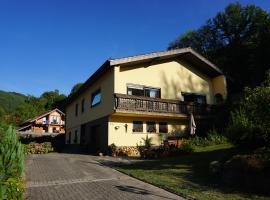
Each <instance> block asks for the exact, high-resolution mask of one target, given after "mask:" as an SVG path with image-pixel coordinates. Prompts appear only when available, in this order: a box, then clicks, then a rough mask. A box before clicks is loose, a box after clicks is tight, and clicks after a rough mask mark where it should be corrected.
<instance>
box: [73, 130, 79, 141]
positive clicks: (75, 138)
mask: <svg viewBox="0 0 270 200" xmlns="http://www.w3.org/2000/svg"><path fill="white" fill-rule="evenodd" d="M77 141H78V131H77V130H76V131H75V136H74V143H75V144H77Z"/></svg>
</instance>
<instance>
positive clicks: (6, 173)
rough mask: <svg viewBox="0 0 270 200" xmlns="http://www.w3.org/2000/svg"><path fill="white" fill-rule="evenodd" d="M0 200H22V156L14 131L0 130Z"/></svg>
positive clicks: (12, 129) (10, 129)
mask: <svg viewBox="0 0 270 200" xmlns="http://www.w3.org/2000/svg"><path fill="white" fill-rule="evenodd" d="M0 135H1V137H0V174H1V176H0V199H23V189H22V187H23V184H22V183H21V177H22V173H23V170H24V155H23V151H22V147H21V143H20V142H19V141H18V138H17V134H16V130H15V129H14V128H12V127H9V128H8V129H7V130H3V129H0Z"/></svg>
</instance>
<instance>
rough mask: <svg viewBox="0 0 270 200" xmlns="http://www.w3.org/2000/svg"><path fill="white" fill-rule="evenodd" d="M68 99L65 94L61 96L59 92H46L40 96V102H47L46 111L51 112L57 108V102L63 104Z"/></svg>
mask: <svg viewBox="0 0 270 200" xmlns="http://www.w3.org/2000/svg"><path fill="white" fill-rule="evenodd" d="M66 98H67V97H66V95H64V94H60V93H59V90H54V91H48V92H44V93H43V94H42V95H41V96H40V100H41V101H44V102H45V109H46V110H51V109H54V108H56V107H55V106H56V105H57V102H62V101H63V100H65V99H66Z"/></svg>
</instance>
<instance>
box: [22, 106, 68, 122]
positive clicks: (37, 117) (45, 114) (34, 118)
mask: <svg viewBox="0 0 270 200" xmlns="http://www.w3.org/2000/svg"><path fill="white" fill-rule="evenodd" d="M52 112H58V113H60V114H61V115H65V113H63V112H62V111H61V110H59V109H58V108H55V109H53V110H49V111H47V112H45V113H42V114H40V115H38V116H35V117H33V118H30V119H28V120H26V121H24V122H23V123H21V124H20V125H24V124H27V123H31V122H34V121H36V120H39V119H40V118H42V117H45V116H47V115H49V114H50V113H52Z"/></svg>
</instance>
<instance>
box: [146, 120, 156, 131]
mask: <svg viewBox="0 0 270 200" xmlns="http://www.w3.org/2000/svg"><path fill="white" fill-rule="evenodd" d="M151 124H152V125H154V131H149V130H148V129H149V128H148V126H149V125H151ZM146 132H147V133H157V123H156V122H155V121H147V122H146Z"/></svg>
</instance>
